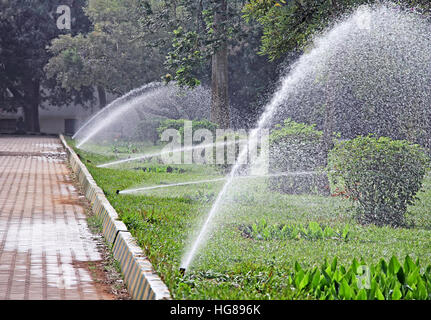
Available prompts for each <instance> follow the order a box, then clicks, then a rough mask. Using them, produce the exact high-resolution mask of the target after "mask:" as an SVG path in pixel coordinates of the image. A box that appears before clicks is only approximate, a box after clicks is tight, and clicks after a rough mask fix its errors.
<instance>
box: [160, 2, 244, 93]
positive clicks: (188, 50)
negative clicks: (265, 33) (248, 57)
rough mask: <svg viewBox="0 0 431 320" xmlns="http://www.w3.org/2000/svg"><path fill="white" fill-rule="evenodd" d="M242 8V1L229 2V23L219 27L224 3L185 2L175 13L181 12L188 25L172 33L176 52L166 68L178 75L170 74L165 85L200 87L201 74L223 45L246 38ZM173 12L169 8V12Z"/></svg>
mask: <svg viewBox="0 0 431 320" xmlns="http://www.w3.org/2000/svg"><path fill="white" fill-rule="evenodd" d="M241 8H242V1H228V10H227V13H226V14H227V16H226V21H224V22H221V23H216V22H215V15H216V14H217V13H220V12H221V10H222V8H221V3H220V1H215V0H210V1H190V0H185V1H182V2H181V4H180V5H179V6H178V7H176V11H175V12H181V20H182V21H186V22H187V23H184V22H183V23H181V22H180V21H178V26H177V27H176V28H174V29H173V30H170V32H172V36H173V37H172V38H173V40H172V50H171V51H170V52H169V53H168V55H167V59H166V61H165V64H166V67H167V68H168V69H169V70H173V72H174V74H168V75H167V76H166V77H165V81H171V80H176V81H177V82H178V83H179V84H180V85H181V86H189V87H194V86H196V85H199V84H200V82H201V81H200V80H198V79H197V76H198V75H199V73H200V72H199V71H200V70H202V68H205V64H206V63H207V62H208V61H210V60H211V57H212V56H213V55H214V53H215V52H216V51H217V50H218V49H219V48H220V46H221V44H222V43H224V42H226V41H229V40H230V41H232V42H233V43H235V42H237V41H241V39H242V38H243V37H245V34H246V32H245V30H244V27H243V26H242V21H241V19H239V17H240V14H239V13H240V11H241ZM169 9H170V7H169V6H168V5H166V9H165V10H169ZM223 14H224V13H223ZM175 18H178V16H177V14H176V15H175Z"/></svg>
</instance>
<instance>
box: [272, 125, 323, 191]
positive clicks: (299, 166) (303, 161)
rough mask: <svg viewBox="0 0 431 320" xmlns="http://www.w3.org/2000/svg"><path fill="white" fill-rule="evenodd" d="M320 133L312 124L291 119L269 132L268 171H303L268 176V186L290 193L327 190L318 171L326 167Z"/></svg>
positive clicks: (321, 134) (321, 133) (321, 174)
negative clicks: (292, 174) (287, 174)
mask: <svg viewBox="0 0 431 320" xmlns="http://www.w3.org/2000/svg"><path fill="white" fill-rule="evenodd" d="M322 137H323V132H322V131H319V130H317V129H316V128H315V125H307V124H304V123H297V122H295V121H293V120H292V119H287V120H285V121H284V124H283V125H277V126H276V127H275V129H274V130H273V131H272V132H271V135H270V138H269V142H270V153H269V159H270V170H271V172H272V173H289V172H292V173H295V172H297V173H302V174H298V175H294V176H278V177H272V178H271V179H269V185H270V188H271V189H273V190H276V191H279V192H283V193H289V194H304V193H306V194H308V193H319V194H322V193H323V194H327V193H328V190H329V186H328V181H327V177H326V174H324V173H317V172H316V171H319V170H320V169H321V168H322V167H324V166H325V161H326V154H324V152H323V149H322V147H321V146H322V145H321V144H322Z"/></svg>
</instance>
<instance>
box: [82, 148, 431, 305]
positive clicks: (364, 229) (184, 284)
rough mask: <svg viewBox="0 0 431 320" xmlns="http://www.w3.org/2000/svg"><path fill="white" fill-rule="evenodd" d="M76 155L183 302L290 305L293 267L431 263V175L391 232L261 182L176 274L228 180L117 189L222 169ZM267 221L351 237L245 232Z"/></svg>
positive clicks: (219, 220)
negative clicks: (113, 163) (345, 231)
mask: <svg viewBox="0 0 431 320" xmlns="http://www.w3.org/2000/svg"><path fill="white" fill-rule="evenodd" d="M150 148H153V147H150ZM151 150H153V149H151ZM98 151H100V150H98ZM77 152H78V153H79V154H80V156H81V158H82V160H83V162H84V163H85V164H86V165H87V167H88V169H89V171H90V172H91V174H92V175H93V177H94V179H95V180H96V181H97V183H98V184H99V186H100V187H101V188H102V189H103V191H104V192H105V194H106V196H107V198H108V200H109V201H110V202H111V204H112V205H113V207H114V208H115V209H116V210H117V212H118V213H119V215H120V217H121V219H122V220H123V221H124V222H125V223H126V225H127V226H128V227H129V229H130V231H131V232H132V233H133V235H134V236H135V238H136V239H137V240H138V242H139V244H140V245H141V247H142V248H143V249H144V251H145V252H146V254H147V255H148V257H149V259H150V260H151V262H152V264H153V266H154V268H155V269H156V271H157V272H158V273H159V275H160V276H161V277H162V279H163V280H164V281H165V283H166V284H167V285H168V287H169V289H170V291H171V293H172V295H173V297H174V298H176V299H288V298H291V297H292V289H291V286H290V285H289V284H288V281H287V279H288V276H289V274H290V272H291V270H292V269H293V267H294V265H295V262H299V263H300V265H301V266H302V267H303V268H312V267H316V266H320V265H321V264H322V263H323V262H324V260H325V259H328V260H332V259H333V258H334V257H335V256H336V257H338V261H339V263H340V264H345V265H347V264H350V263H351V261H352V259H354V258H356V259H358V260H359V259H361V258H363V259H364V261H365V262H366V263H377V262H378V261H379V260H380V259H381V258H385V259H386V260H389V259H390V258H391V257H392V256H397V257H398V258H399V259H400V260H403V259H404V258H405V256H406V255H409V256H410V257H412V258H414V259H416V258H419V259H420V261H421V264H422V265H424V266H425V265H428V264H431V214H429V208H431V179H429V178H427V180H426V181H425V184H424V191H422V192H421V193H420V194H419V195H418V200H417V202H416V204H415V206H412V207H411V208H410V209H409V218H408V219H409V221H410V223H411V225H412V227H411V228H404V229H403V228H400V229H393V228H389V227H375V226H361V225H358V224H357V223H356V222H355V220H354V219H353V217H352V213H351V212H352V211H351V210H350V209H349V208H350V203H349V202H347V200H342V199H340V198H335V197H321V196H294V195H283V194H278V193H275V192H273V191H269V190H268V189H267V187H266V185H267V184H266V181H265V179H264V178H259V179H250V180H247V182H246V183H245V182H244V180H238V181H236V182H235V183H234V184H233V186H232V189H231V190H230V191H232V190H235V192H228V194H229V196H228V197H227V199H226V200H225V201H224V205H223V208H222V209H221V210H220V213H219V214H218V215H217V217H216V219H215V220H216V221H215V222H216V223H215V224H214V225H215V226H216V228H215V229H214V230H213V232H212V233H211V237H210V239H209V241H208V242H207V244H206V246H205V247H204V248H203V250H201V251H200V252H199V254H198V256H197V258H196V260H195V263H194V264H193V265H192V268H191V269H190V270H187V273H186V275H185V276H181V274H180V273H179V271H178V269H179V267H180V262H181V258H182V257H183V254H184V253H185V250H186V248H187V247H188V246H189V245H190V243H189V241H188V240H189V238H190V235H191V234H193V233H194V232H196V231H197V229H198V228H197V227H198V226H199V225H200V223H201V222H202V219H203V218H204V217H205V216H206V214H207V213H208V211H209V210H210V208H211V204H212V201H213V200H214V198H215V196H216V195H217V192H218V191H219V189H220V188H221V187H222V185H223V182H216V183H207V184H199V185H191V186H179V187H172V188H166V189H156V190H152V191H149V192H146V193H144V194H137V195H117V194H116V190H124V189H129V188H136V187H142V186H153V185H161V184H170V183H177V182H185V181H196V180H204V179H214V178H220V177H222V175H221V174H220V172H219V171H218V170H216V169H215V168H213V167H209V166H174V165H173V166H172V167H178V168H180V169H182V171H181V173H180V172H179V170H177V171H174V172H173V173H167V172H166V167H167V166H165V165H161V164H159V163H158V162H157V160H156V159H154V161H153V162H133V163H129V164H127V165H124V166H123V167H122V168H116V169H108V168H97V167H96V165H97V164H101V163H105V162H106V161H109V160H115V159H116V156H115V155H113V154H107V153H105V155H103V156H101V155H96V154H92V153H87V152H84V151H81V150H77ZM139 152H145V150H144V149H142V150H139ZM118 156H121V155H117V157H118ZM150 167H151V168H152V169H153V170H152V171H151V172H148V170H147V172H144V170H143V168H150ZM155 169H157V170H158V171H159V172H155ZM163 171H164V172H163ZM262 219H264V220H265V221H266V223H267V224H268V225H274V224H296V225H308V223H309V222H311V221H315V222H318V223H319V224H321V225H322V226H329V227H332V228H334V229H339V230H341V229H342V228H344V227H345V226H346V225H349V226H350V234H349V237H348V240H347V241H344V240H341V239H326V238H325V239H314V240H310V239H307V238H304V237H300V238H295V239H284V240H279V239H268V240H260V239H256V238H253V237H249V236H247V235H246V234H244V231H243V230H244V226H251V225H252V224H254V223H256V222H259V221H261V220H262Z"/></svg>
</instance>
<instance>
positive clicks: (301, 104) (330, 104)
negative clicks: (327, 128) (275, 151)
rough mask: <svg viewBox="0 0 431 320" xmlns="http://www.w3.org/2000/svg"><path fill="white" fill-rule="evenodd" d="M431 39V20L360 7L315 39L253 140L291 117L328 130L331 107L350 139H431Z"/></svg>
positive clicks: (189, 258)
mask: <svg viewBox="0 0 431 320" xmlns="http://www.w3.org/2000/svg"><path fill="white" fill-rule="evenodd" d="M430 39H431V31H430V25H429V23H427V22H426V21H425V20H424V19H422V18H421V17H420V16H419V15H416V14H415V13H414V12H411V13H408V12H405V11H403V10H401V9H400V8H399V7H397V6H390V5H377V6H364V7H360V8H359V9H358V10H356V12H354V13H353V14H352V15H350V16H349V17H345V18H344V19H342V20H340V21H339V22H338V23H336V24H334V25H333V27H332V28H331V29H330V30H327V31H326V32H325V33H323V34H322V35H320V36H316V37H315V40H314V42H313V45H312V46H311V47H310V48H309V49H308V50H307V51H306V52H305V53H304V54H303V55H302V56H301V57H300V58H299V59H298V61H297V62H296V63H295V64H293V65H292V67H291V69H290V71H289V72H288V73H287V75H286V76H284V77H283V78H282V79H281V80H280V85H279V88H278V90H276V92H275V94H274V95H273V97H272V99H271V100H270V102H269V103H268V104H267V106H266V107H265V109H264V112H263V114H262V116H261V118H260V120H259V121H258V123H257V125H256V127H255V129H254V130H252V131H251V133H250V135H249V139H250V140H251V141H253V140H255V139H257V138H258V137H259V132H260V131H261V130H262V129H264V128H272V127H274V125H275V124H277V123H280V122H281V120H283V119H286V118H288V117H292V118H294V119H295V120H299V121H302V122H306V123H316V124H318V126H319V127H320V128H322V126H323V125H324V122H325V115H326V113H327V112H328V110H330V109H331V112H332V115H333V119H334V126H333V128H332V129H333V130H334V131H336V130H339V131H340V132H341V133H342V134H343V136H344V137H347V138H349V137H352V136H356V135H358V134H361V133H363V132H365V133H369V132H374V133H376V134H386V133H387V132H391V133H394V132H395V133H396V137H395V138H403V137H406V136H407V137H409V138H411V137H412V135H414V134H415V135H417V136H414V137H413V138H417V139H420V138H421V137H422V138H423V136H425V137H426V136H428V137H429V136H430V133H431V130H430V128H431V126H429V124H430V119H431V109H430V108H429V106H430V105H431V91H430V89H431V79H430V77H429V75H430V74H431V40H430ZM405 124H407V125H408V127H406V126H405ZM394 128H396V130H395V129H394ZM419 128H420V129H421V130H422V131H420V132H419V133H418V131H419V130H417V129H419ZM363 130H365V131H363ZM409 135H410V136H409ZM421 135H422V136H421ZM291 152H295V150H291ZM245 157H247V153H246V152H244V151H243V152H241V153H240V155H239V157H238V160H237V163H236V165H234V166H233V168H232V170H231V172H230V173H229V175H228V176H227V178H226V182H225V184H224V185H223V188H222V189H221V191H220V192H219V194H218V195H217V198H216V200H215V202H214V204H213V206H212V208H211V210H210V211H209V213H208V214H207V216H206V218H205V219H204V222H203V224H202V225H201V226H200V230H199V232H198V233H197V236H196V237H195V238H193V239H190V240H191V241H190V243H191V246H190V247H189V248H188V250H187V251H186V253H185V255H184V257H183V259H182V262H181V267H182V268H184V269H188V268H189V267H190V266H191V264H192V263H193V261H194V259H195V258H196V256H197V255H198V253H199V252H200V250H201V249H202V248H203V247H204V246H205V243H206V241H207V240H208V238H209V235H210V234H211V232H212V230H213V229H214V227H215V226H214V224H213V222H214V220H215V219H214V218H215V217H216V216H217V215H218V214H219V212H220V211H222V210H221V207H222V206H223V204H224V203H225V202H226V199H227V196H228V195H229V194H230V193H231V192H234V190H232V188H231V185H232V183H233V181H234V180H235V178H236V176H237V175H238V174H239V172H240V170H239V169H240V167H241V166H240V163H243V160H244V159H245ZM304 161H307V160H306V159H304Z"/></svg>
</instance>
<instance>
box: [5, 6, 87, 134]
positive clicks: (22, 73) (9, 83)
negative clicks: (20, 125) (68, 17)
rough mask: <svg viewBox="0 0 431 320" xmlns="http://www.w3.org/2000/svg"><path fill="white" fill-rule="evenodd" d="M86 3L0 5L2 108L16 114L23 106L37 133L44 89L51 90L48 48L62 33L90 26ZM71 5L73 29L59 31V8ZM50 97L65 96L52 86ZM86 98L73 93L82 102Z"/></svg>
mask: <svg viewBox="0 0 431 320" xmlns="http://www.w3.org/2000/svg"><path fill="white" fill-rule="evenodd" d="M83 2H84V0H79V1H72V0H62V1H39V2H34V1H30V0H4V1H1V2H0V107H1V108H2V109H5V110H8V111H16V110H17V109H18V108H19V107H23V110H24V115H25V122H26V126H27V130H28V131H33V132H38V131H40V127H39V106H40V104H41V102H42V101H43V100H44V99H45V98H46V96H45V95H44V94H43V90H42V88H49V87H50V84H52V83H49V82H47V81H46V77H45V75H44V72H43V67H44V65H45V64H46V62H47V61H48V59H49V54H48V52H47V51H46V49H45V47H46V46H47V45H48V44H49V42H50V40H51V39H53V38H55V37H56V36H58V35H59V34H62V33H68V32H79V31H80V30H83V29H85V28H86V27H87V24H86V22H85V18H83V15H82V10H81V9H80V8H81V5H82V3H83ZM59 5H69V6H70V7H71V8H72V10H73V13H74V15H73V19H72V21H71V28H72V29H71V30H73V31H69V30H67V29H65V30H60V29H58V28H57V21H56V20H57V17H58V16H59V15H58V14H57V13H56V12H57V8H58V6H59ZM51 89H52V90H51V92H50V94H59V95H64V91H62V90H58V88H55V87H52V88H51ZM82 94H83V95H80V94H79V93H77V92H71V93H70V94H69V96H68V98H69V99H72V97H73V96H74V95H75V96H77V99H78V100H80V101H83V100H85V99H87V98H88V90H83V91H82Z"/></svg>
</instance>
